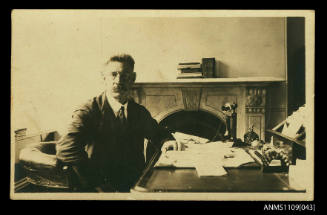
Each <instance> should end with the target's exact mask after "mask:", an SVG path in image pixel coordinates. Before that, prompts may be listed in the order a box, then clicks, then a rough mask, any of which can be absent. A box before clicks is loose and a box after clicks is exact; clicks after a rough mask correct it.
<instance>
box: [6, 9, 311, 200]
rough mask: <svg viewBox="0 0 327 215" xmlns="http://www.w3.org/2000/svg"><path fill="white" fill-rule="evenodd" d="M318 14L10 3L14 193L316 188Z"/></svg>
mask: <svg viewBox="0 0 327 215" xmlns="http://www.w3.org/2000/svg"><path fill="white" fill-rule="evenodd" d="M314 26H315V11H314V10H73V9H69V10H68V9H61V10H59V9H57V10H51V9H47V10H42V9H38V10H34V9H14V10H12V13H11V30H12V31H11V127H10V128H11V129H10V130H11V138H10V149H11V156H10V165H11V177H10V198H11V199H15V200H16V199H17V200H19V199H22V200H40V199H46V200H190V201H192V200H210V201H212V200H213V201H256V200H258V201H313V200H314V188H315V186H314V84H315V83H314V76H315V70H314V69H315V68H314V51H315V50H314V46H315V27H314Z"/></svg>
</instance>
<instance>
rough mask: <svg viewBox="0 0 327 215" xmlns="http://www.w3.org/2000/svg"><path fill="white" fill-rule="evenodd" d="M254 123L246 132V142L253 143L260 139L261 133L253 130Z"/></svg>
mask: <svg viewBox="0 0 327 215" xmlns="http://www.w3.org/2000/svg"><path fill="white" fill-rule="evenodd" d="M253 128H254V125H251V126H250V127H249V129H248V131H247V132H246V133H245V134H244V142H245V143H246V144H249V145H251V143H252V142H253V141H255V140H258V141H259V140H260V139H259V135H258V134H257V133H255V132H254V131H253Z"/></svg>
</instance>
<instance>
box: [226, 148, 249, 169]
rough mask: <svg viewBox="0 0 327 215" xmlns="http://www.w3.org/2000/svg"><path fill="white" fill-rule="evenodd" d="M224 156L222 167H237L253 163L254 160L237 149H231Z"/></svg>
mask: <svg viewBox="0 0 327 215" xmlns="http://www.w3.org/2000/svg"><path fill="white" fill-rule="evenodd" d="M226 155H227V156H226ZM226 155H225V158H224V160H223V166H224V167H239V166H241V165H243V164H247V163H254V162H255V160H254V159H253V158H252V157H251V156H250V155H249V154H248V153H246V152H245V151H244V150H243V149H239V148H236V149H232V150H231V153H230V154H226Z"/></svg>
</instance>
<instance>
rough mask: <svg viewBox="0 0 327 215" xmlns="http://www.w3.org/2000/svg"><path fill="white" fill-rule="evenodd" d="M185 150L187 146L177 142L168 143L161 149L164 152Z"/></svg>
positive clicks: (170, 141)
mask: <svg viewBox="0 0 327 215" xmlns="http://www.w3.org/2000/svg"><path fill="white" fill-rule="evenodd" d="M184 149H185V145H184V144H183V143H181V142H179V141H176V140H169V141H166V142H165V143H164V144H163V145H162V147H161V151H162V152H166V151H168V150H174V151H182V150H184Z"/></svg>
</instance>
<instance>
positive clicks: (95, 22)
mask: <svg viewBox="0 0 327 215" xmlns="http://www.w3.org/2000/svg"><path fill="white" fill-rule="evenodd" d="M12 24H13V25H12V26H13V27H12V35H13V37H12V54H13V57H12V95H13V97H12V105H13V106H12V107H13V114H12V119H13V128H21V127H28V128H29V132H32V131H38V130H40V129H57V130H59V131H62V130H64V127H65V125H66V122H67V121H68V120H69V118H70V117H71V113H72V110H73V108H74V107H75V106H76V105H77V104H79V103H81V102H83V101H84V100H85V99H87V98H90V97H91V96H93V95H95V94H97V93H99V92H100V91H101V90H102V82H101V77H100V71H101V70H102V69H103V67H102V66H103V63H104V62H105V60H106V58H107V57H108V56H110V55H111V54H112V53H116V52H128V53H130V54H132V55H133V56H134V58H135V61H136V65H135V71H136V72H137V73H138V77H137V80H138V81H154V80H165V81H168V80H173V79H175V74H176V65H177V64H178V63H179V62H183V61H201V58H202V57H215V58H216V60H218V61H219V62H220V67H219V70H220V71H219V72H220V74H221V77H251V76H272V77H279V78H285V48H284V46H285V45H284V43H285V38H284V35H285V26H284V18H185V17H184V18H159V17H157V18H145V17H143V18H142V17H137V18H135V17H134V18H126V17H125V18H117V17H116V18H113V17H111V16H109V15H108V14H107V13H102V12H100V11H99V12H90V11H83V12H77V11H66V12H61V13H58V12H56V11H51V12H49V11H15V12H14V13H13V19H12Z"/></svg>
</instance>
